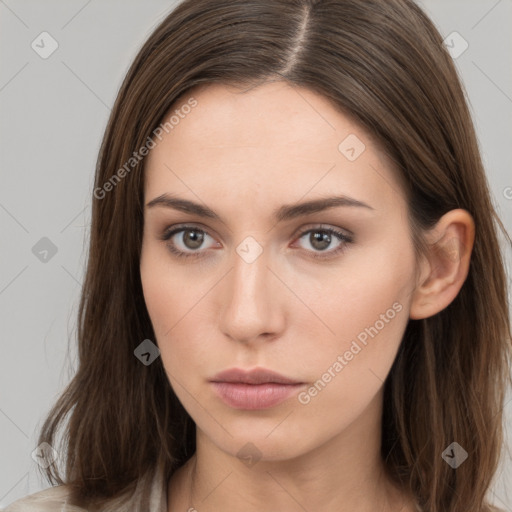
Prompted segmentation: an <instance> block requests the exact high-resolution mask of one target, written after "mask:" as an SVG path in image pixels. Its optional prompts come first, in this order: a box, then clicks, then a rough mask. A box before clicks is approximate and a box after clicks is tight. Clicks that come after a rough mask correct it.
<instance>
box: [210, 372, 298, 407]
mask: <svg viewBox="0 0 512 512" xmlns="http://www.w3.org/2000/svg"><path fill="white" fill-rule="evenodd" d="M210 383H211V384H212V386H213V389H214V391H215V393H216V394H217V395H218V396H219V397H220V398H221V399H222V400H223V401H224V403H226V404H227V405H229V406H230V407H232V408H234V409H246V410H257V409H267V408H270V407H274V406H276V405H278V404H280V403H282V402H283V401H285V400H287V399H288V398H290V397H291V396H292V395H294V394H296V392H297V391H298V390H299V389H300V388H301V387H303V386H304V385H305V383H304V382H300V381H297V380H293V379H290V378H288V377H285V376H284V375H281V374H279V373H276V372H274V371H272V370H267V369H261V368H256V369H253V370H250V371H246V370H242V369H239V368H232V369H230V370H225V371H223V372H220V373H219V374H217V375H216V376H215V377H214V378H213V379H211V380H210Z"/></svg>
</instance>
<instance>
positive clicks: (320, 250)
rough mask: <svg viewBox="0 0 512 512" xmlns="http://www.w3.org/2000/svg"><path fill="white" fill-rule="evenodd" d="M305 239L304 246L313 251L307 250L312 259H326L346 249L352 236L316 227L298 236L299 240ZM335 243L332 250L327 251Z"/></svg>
mask: <svg viewBox="0 0 512 512" xmlns="http://www.w3.org/2000/svg"><path fill="white" fill-rule="evenodd" d="M305 237H306V238H305ZM303 238H304V239H305V242H306V244H309V246H310V247H311V248H312V249H313V250H310V249H307V251H308V252H310V253H312V254H311V256H312V257H313V258H319V259H326V258H332V257H334V256H336V255H338V254H339V253H341V252H343V251H344V250H345V249H346V246H347V245H348V244H350V243H352V242H353V238H352V236H350V235H348V234H345V233H343V232H342V231H339V230H337V229H334V228H324V227H322V226H317V227H315V228H313V229H308V230H307V231H303V232H302V233H300V235H299V240H302V239H303ZM334 242H336V243H337V245H335V246H334V249H332V248H331V250H328V248H329V247H332V246H333V243H334Z"/></svg>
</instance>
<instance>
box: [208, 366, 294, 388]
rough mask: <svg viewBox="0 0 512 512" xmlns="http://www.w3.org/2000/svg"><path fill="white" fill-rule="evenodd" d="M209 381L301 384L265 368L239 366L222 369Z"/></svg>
mask: <svg viewBox="0 0 512 512" xmlns="http://www.w3.org/2000/svg"><path fill="white" fill-rule="evenodd" d="M211 382H231V383H243V384H268V383H274V384H303V382H300V381H298V380H293V379H289V378H288V377H285V376H284V375H281V374H280V373H277V372H274V371H272V370H268V369H267V368H253V369H252V370H243V369H241V368H230V369H229V370H224V371H222V372H220V373H218V374H217V375H215V377H213V378H212V379H211Z"/></svg>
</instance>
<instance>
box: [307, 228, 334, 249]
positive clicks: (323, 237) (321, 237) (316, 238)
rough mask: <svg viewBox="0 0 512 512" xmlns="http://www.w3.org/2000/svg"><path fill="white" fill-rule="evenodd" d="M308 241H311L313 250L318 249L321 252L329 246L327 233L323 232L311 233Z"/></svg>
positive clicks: (329, 237) (329, 241) (329, 238)
mask: <svg viewBox="0 0 512 512" xmlns="http://www.w3.org/2000/svg"><path fill="white" fill-rule="evenodd" d="M310 239H311V245H312V246H313V247H314V248H315V249H318V250H321V251H323V250H325V249H327V247H329V244H330V243H331V236H330V235H329V233H325V232H321V231H316V232H313V233H311V236H310ZM317 242H320V243H319V244H317Z"/></svg>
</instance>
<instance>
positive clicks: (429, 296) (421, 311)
mask: <svg viewBox="0 0 512 512" xmlns="http://www.w3.org/2000/svg"><path fill="white" fill-rule="evenodd" d="M426 239H427V242H428V254H426V255H425V258H424V259H423V261H422V262H421V268H420V272H419V275H420V277H419V279H418V282H417V285H416V288H415V290H414V293H413V296H412V301H411V307H410V311H409V317H410V318H411V319H413V320H419V319H422V318H428V317H430V316H433V315H435V314H436V313H439V311H442V310H443V309H445V308H446V307H447V306H448V305H449V304H450V303H451V302H452V301H453V300H454V299H455V297H456V296H457V294H458V293H459V291H460V289H461V288H462V285H463V284H464V281H465V280H466V277H467V275H468V272H469V264H470V260H471V251H472V249H473V244H474V239H475V223H474V221H473V218H472V216H471V214H470V213H469V212H467V211H466V210H463V209H457V210H451V211H449V212H448V213H446V214H445V215H443V216H442V217H441V219H439V221H438V222H437V224H436V225H435V227H434V228H432V230H430V231H429V232H428V233H427V234H426Z"/></svg>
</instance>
